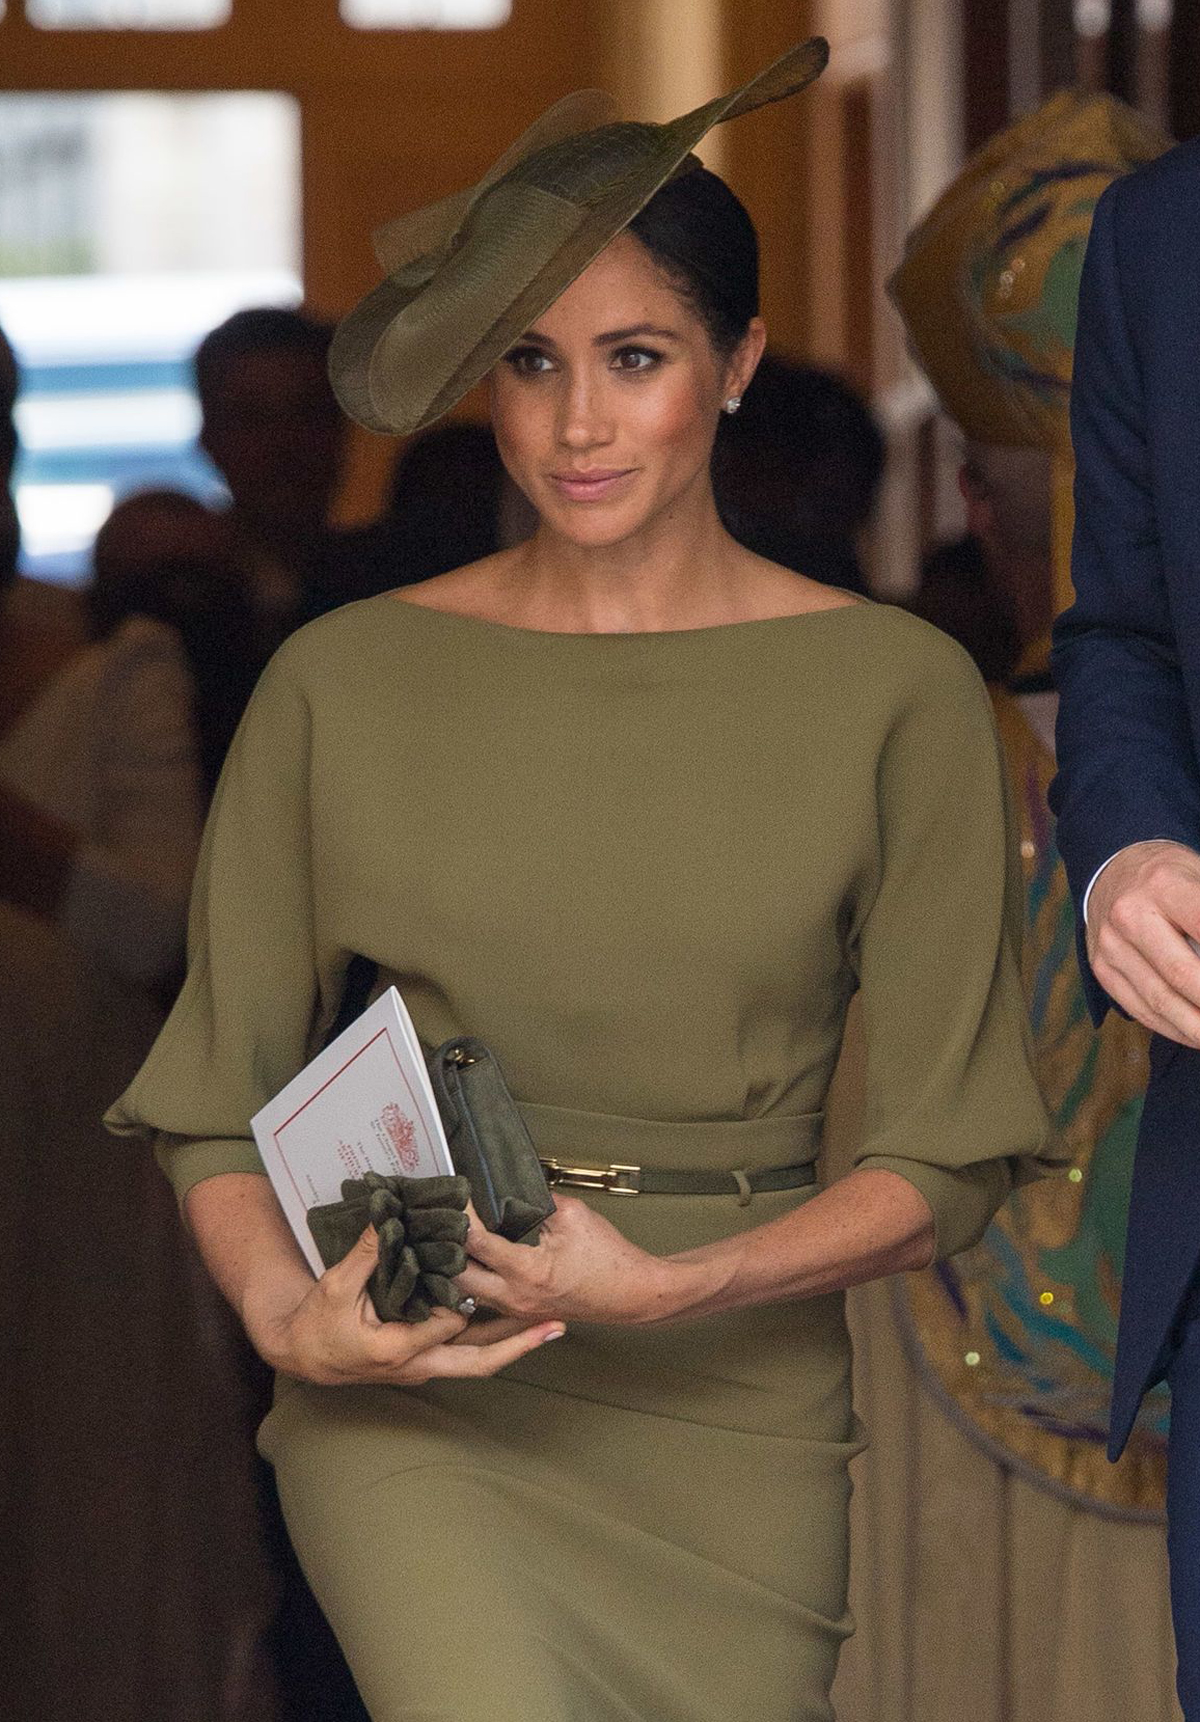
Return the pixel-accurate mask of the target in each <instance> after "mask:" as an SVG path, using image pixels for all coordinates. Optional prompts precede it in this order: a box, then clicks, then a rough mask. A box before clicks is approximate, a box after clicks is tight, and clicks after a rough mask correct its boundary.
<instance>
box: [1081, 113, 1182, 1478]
mask: <svg viewBox="0 0 1200 1722" xmlns="http://www.w3.org/2000/svg"><path fill="white" fill-rule="evenodd" d="M1071 433H1072V438H1073V441H1074V445H1075V458H1076V482H1075V502H1076V527H1075V543H1074V552H1073V560H1072V572H1073V575H1074V581H1075V592H1076V600H1075V603H1074V605H1073V606H1072V608H1071V609H1070V610H1068V611H1067V612H1066V613H1065V614H1064V615H1063V616H1062V617H1061V618H1060V620H1059V623H1058V625H1057V627H1056V629H1055V645H1054V670H1055V678H1056V680H1057V682H1058V686H1059V689H1060V691H1061V695H1062V698H1061V703H1060V709H1059V721H1058V765H1059V775H1058V778H1057V780H1056V782H1055V784H1054V786H1053V789H1052V791H1051V805H1052V806H1053V808H1054V811H1055V813H1056V814H1057V816H1058V844H1059V849H1060V851H1061V853H1062V856H1063V859H1064V860H1065V862H1066V866H1067V873H1068V877H1069V879H1070V882H1071V889H1072V892H1073V894H1074V897H1075V902H1076V910H1077V916H1078V921H1079V925H1080V928H1081V930H1082V916H1081V915H1079V914H1078V911H1079V909H1080V907H1081V903H1082V897H1083V893H1084V891H1085V890H1086V888H1087V885H1088V882H1089V881H1090V879H1091V878H1092V876H1093V874H1094V873H1095V871H1096V869H1097V868H1098V867H1099V866H1100V865H1101V864H1102V863H1103V862H1104V861H1106V860H1107V859H1108V858H1109V856H1111V855H1113V854H1115V852H1116V851H1117V850H1118V849H1122V848H1124V847H1125V845H1126V844H1128V843H1136V842H1138V841H1140V840H1142V839H1145V838H1154V837H1168V838H1172V839H1174V840H1175V841H1177V842H1180V843H1186V844H1188V845H1189V846H1190V847H1191V848H1193V849H1200V766H1198V763H1197V762H1198V760H1200V141H1197V142H1195V143H1189V144H1184V145H1182V146H1181V147H1180V148H1178V149H1174V150H1172V151H1170V152H1169V154H1167V155H1165V156H1163V157H1161V158H1160V159H1159V160H1158V161H1156V162H1154V163H1152V164H1151V165H1150V166H1149V167H1146V168H1143V169H1141V170H1139V171H1138V172H1137V173H1135V174H1132V175H1130V176H1129V177H1127V178H1124V179H1120V180H1117V181H1115V182H1114V183H1113V184H1112V185H1111V186H1109V188H1108V189H1107V191H1106V192H1105V193H1104V195H1103V197H1102V198H1101V199H1100V202H1099V204H1098V205H1097V208H1096V214H1095V219H1094V222H1093V226H1092V232H1091V238H1090V241H1089V244H1088V250H1087V257H1086V260H1085V263H1084V270H1083V281H1082V285H1081V289H1080V298H1079V324H1078V333H1077V336H1076V345H1075V373H1074V382H1073V385H1072V391H1071ZM1080 958H1081V962H1082V965H1083V972H1084V981H1085V985H1086V989H1087V993H1088V1000H1089V1004H1090V1006H1091V1009H1092V1013H1093V1016H1094V1017H1095V1019H1096V1021H1097V1022H1099V1020H1100V1019H1101V1017H1102V1016H1103V1015H1104V1012H1105V1010H1106V1009H1107V1008H1108V1006H1109V1002H1110V1001H1109V1000H1108V998H1107V997H1106V995H1105V994H1104V992H1103V991H1102V989H1101V988H1100V986H1099V985H1098V983H1097V981H1096V979H1095V977H1094V975H1092V974H1091V972H1090V970H1089V968H1088V964H1087V956H1086V951H1085V950H1084V949H1083V944H1082V938H1081V940H1080ZM1150 1072H1151V1074H1150V1086H1149V1090H1148V1092H1147V1096H1146V1106H1145V1111H1144V1113H1143V1117H1142V1129H1141V1136H1140V1138H1139V1142H1138V1150H1137V1159H1136V1163H1135V1167H1134V1177H1133V1193H1132V1198H1131V1203H1130V1213H1129V1232H1128V1244H1127V1252H1126V1261H1125V1277H1124V1285H1123V1290H1122V1299H1121V1322H1120V1332H1119V1337H1118V1341H1117V1365H1116V1381H1115V1384H1114V1390H1113V1408H1112V1429H1111V1441H1110V1453H1111V1454H1112V1456H1113V1457H1114V1458H1115V1457H1116V1455H1117V1454H1118V1453H1119V1452H1120V1450H1121V1448H1122V1447H1123V1446H1124V1444H1125V1441H1126V1440H1127V1438H1128V1435H1129V1431H1130V1429H1131V1427H1132V1425H1133V1420H1134V1418H1135V1416H1136V1415H1137V1408H1138V1404H1139V1402H1140V1400H1141V1397H1142V1394H1143V1393H1144V1392H1145V1391H1146V1389H1147V1388H1148V1387H1149V1386H1151V1385H1152V1384H1153V1383H1154V1382H1155V1381H1156V1380H1158V1379H1159V1378H1160V1377H1161V1375H1162V1373H1163V1367H1164V1363H1165V1356H1166V1350H1167V1342H1168V1339H1169V1336H1170V1332H1171V1327H1172V1324H1173V1322H1174V1319H1175V1316H1176V1314H1177V1312H1178V1310H1179V1306H1180V1303H1181V1301H1182V1298H1183V1295H1184V1293H1185V1291H1186V1290H1187V1286H1188V1282H1189V1280H1190V1278H1191V1276H1192V1273H1193V1271H1194V1269H1195V1267H1196V1264H1197V1260H1198V1259H1200V1053H1197V1052H1193V1051H1191V1050H1190V1049H1188V1048H1184V1047H1181V1046H1179V1045H1178V1044H1177V1043H1175V1042H1174V1041H1168V1040H1163V1039H1160V1038H1159V1037H1157V1036H1156V1037H1155V1039H1154V1041H1153V1043H1152V1045H1151V1052H1150Z"/></svg>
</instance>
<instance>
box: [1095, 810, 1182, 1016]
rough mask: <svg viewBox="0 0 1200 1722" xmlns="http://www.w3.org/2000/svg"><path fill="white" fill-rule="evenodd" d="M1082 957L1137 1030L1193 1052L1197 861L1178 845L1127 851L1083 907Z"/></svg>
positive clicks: (1141, 845)
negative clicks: (1084, 949) (1138, 1025)
mask: <svg viewBox="0 0 1200 1722" xmlns="http://www.w3.org/2000/svg"><path fill="white" fill-rule="evenodd" d="M1087 923H1088V924H1087V951H1088V959H1089V961H1090V962H1091V965H1092V972H1093V974H1094V975H1095V977H1096V979H1097V980H1098V981H1099V982H1100V985H1101V986H1102V987H1103V988H1104V990H1105V992H1107V993H1108V994H1109V996H1110V997H1111V998H1113V999H1115V1000H1116V1002H1117V1004H1119V1005H1120V1006H1121V1008H1122V1009H1123V1010H1127V1011H1128V1012H1129V1014H1130V1016H1132V1017H1136V1018H1137V1020H1138V1022H1140V1023H1144V1024H1145V1025H1146V1027H1147V1028H1149V1029H1153V1030H1154V1032H1155V1033H1156V1034H1163V1035H1166V1036H1167V1037H1168V1039H1170V1040H1178V1041H1181V1042H1182V1043H1183V1045H1184V1046H1194V1047H1200V956H1198V955H1197V954H1196V951H1195V950H1194V949H1193V948H1192V946H1191V945H1190V944H1189V943H1188V941H1189V939H1195V940H1197V941H1200V855H1198V854H1197V853H1196V851H1195V850H1194V849H1188V848H1187V847H1186V846H1185V845H1184V844H1182V843H1167V842H1154V843H1133V844H1130V846H1129V848H1128V849H1122V850H1121V851H1120V853H1119V854H1117V855H1115V856H1114V857H1113V859H1112V860H1111V861H1110V862H1109V863H1108V865H1107V867H1105V868H1104V870H1103V871H1102V872H1101V873H1100V875H1099V877H1098V878H1097V880H1096V883H1095V885H1094V886H1093V887H1092V894H1091V897H1090V898H1089V900H1088V913H1087Z"/></svg>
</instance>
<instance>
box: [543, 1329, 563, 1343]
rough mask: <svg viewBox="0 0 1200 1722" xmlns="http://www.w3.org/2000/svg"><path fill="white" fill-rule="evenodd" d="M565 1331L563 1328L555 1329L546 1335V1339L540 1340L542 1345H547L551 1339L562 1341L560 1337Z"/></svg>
mask: <svg viewBox="0 0 1200 1722" xmlns="http://www.w3.org/2000/svg"><path fill="white" fill-rule="evenodd" d="M566 1331H567V1330H566V1328H565V1327H556V1328H555V1330H554V1332H553V1333H548V1334H547V1335H546V1337H545V1338H544V1339H543V1340H542V1344H543V1345H549V1343H550V1341H551V1340H552V1339H562V1337H563V1335H564V1334H565V1333H566Z"/></svg>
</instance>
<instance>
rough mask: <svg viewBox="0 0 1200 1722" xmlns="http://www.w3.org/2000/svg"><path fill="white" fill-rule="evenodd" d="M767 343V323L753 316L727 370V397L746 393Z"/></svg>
mask: <svg viewBox="0 0 1200 1722" xmlns="http://www.w3.org/2000/svg"><path fill="white" fill-rule="evenodd" d="M766 344H767V325H766V324H765V323H764V322H763V320H762V318H761V317H751V319H750V321H749V323H748V324H747V325H746V333H745V334H744V335H743V336H742V338H741V340H740V341H739V342H738V344H737V346H736V347H735V348H734V350H733V354H732V357H731V358H730V360H729V365H728V367H727V369H726V372H725V398H726V399H728V398H729V396H730V395H738V396H741V395H744V394H745V392H746V390H747V388H748V387H749V386H750V379H751V377H752V376H753V375H754V373H755V371H756V370H757V369H758V361H759V360H760V359H761V358H762V356H763V348H764V347H765V346H766Z"/></svg>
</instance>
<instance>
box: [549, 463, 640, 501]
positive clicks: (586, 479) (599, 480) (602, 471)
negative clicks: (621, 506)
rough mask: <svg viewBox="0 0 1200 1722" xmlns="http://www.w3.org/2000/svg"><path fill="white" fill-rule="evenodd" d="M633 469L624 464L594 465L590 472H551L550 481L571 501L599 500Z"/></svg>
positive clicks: (632, 471)
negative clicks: (622, 465)
mask: <svg viewBox="0 0 1200 1722" xmlns="http://www.w3.org/2000/svg"><path fill="white" fill-rule="evenodd" d="M635 470H636V469H635V468H634V467H631V466H624V467H594V468H593V469H592V470H591V471H590V472H552V473H551V474H550V482H551V484H552V485H553V486H554V487H555V489H556V490H557V491H558V493H559V495H560V496H566V497H569V498H570V500H571V501H572V502H599V501H600V499H601V498H602V497H606V496H609V495H610V494H611V493H612V491H613V490H615V489H616V487H617V486H618V485H619V484H620V483H621V481H622V480H623V479H626V478H629V477H631V476H632V474H633V473H634V471H635Z"/></svg>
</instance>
